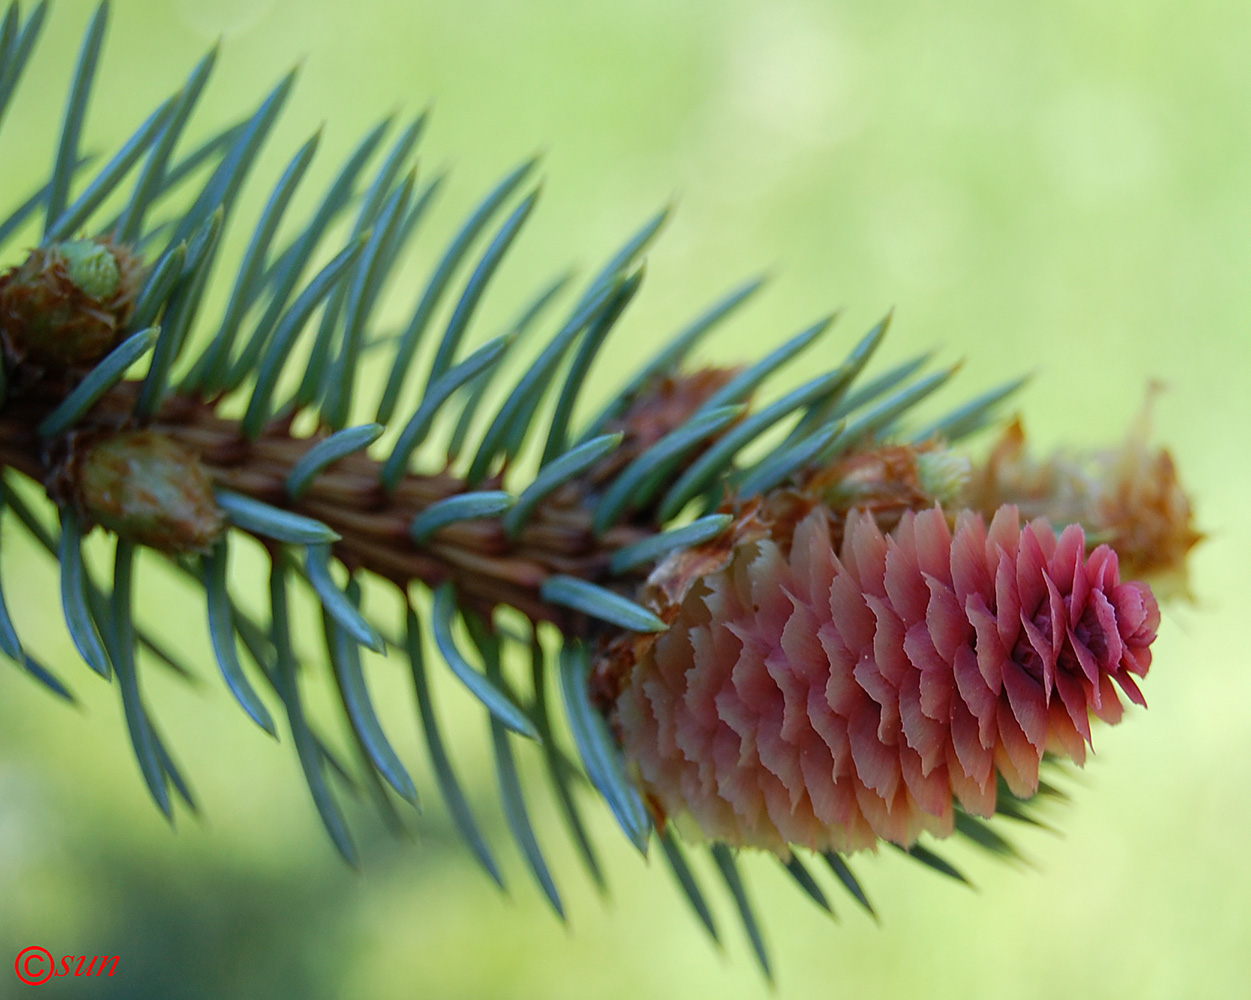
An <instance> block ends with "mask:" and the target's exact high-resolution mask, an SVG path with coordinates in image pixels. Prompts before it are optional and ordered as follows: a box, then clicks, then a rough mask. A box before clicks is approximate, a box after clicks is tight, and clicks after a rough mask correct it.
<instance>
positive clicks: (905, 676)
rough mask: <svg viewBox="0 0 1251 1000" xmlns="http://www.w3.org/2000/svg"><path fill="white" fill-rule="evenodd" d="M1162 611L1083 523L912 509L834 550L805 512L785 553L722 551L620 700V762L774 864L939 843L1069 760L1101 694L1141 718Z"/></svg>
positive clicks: (1104, 713) (1101, 702)
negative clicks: (795, 856)
mask: <svg viewBox="0 0 1251 1000" xmlns="http://www.w3.org/2000/svg"><path fill="white" fill-rule="evenodd" d="M1158 624H1159V611H1158V609H1157V607H1156V602H1155V599H1154V597H1153V596H1152V594H1151V590H1150V588H1149V587H1147V586H1146V585H1145V584H1141V583H1136V582H1130V583H1121V582H1120V580H1119V577H1118V573H1117V559H1116V555H1115V553H1113V552H1112V551H1111V550H1110V549H1109V548H1107V547H1106V546H1100V547H1098V548H1096V549H1095V550H1094V551H1093V552H1092V553H1091V554H1090V555H1089V556H1086V554H1085V539H1084V536H1083V533H1082V530H1081V528H1079V527H1077V526H1070V527H1068V528H1066V529H1065V530H1064V531H1063V532H1062V533H1061V534H1060V535H1059V536H1057V535H1056V533H1055V532H1054V531H1053V530H1052V528H1051V527H1050V526H1049V525H1048V524H1047V523H1046V522H1045V521H1042V520H1039V521H1034V522H1031V523H1030V524H1027V525H1026V526H1025V527H1023V528H1022V527H1021V526H1020V524H1019V520H1018V515H1017V511H1016V508H1014V507H1010V506H1005V507H1001V508H1000V509H999V510H998V511H997V513H996V514H995V517H994V520H993V521H992V523H991V525H990V527H989V529H988V528H987V527H986V526H985V524H984V523H983V521H982V520H981V518H980V516H978V515H973V514H969V513H964V514H962V515H961V516H960V518H959V520H958V523H957V525H956V529H955V533H954V536H953V534H952V533H951V531H950V529H949V527H948V523H947V519H946V517H945V515H944V514H943V512H942V510H941V509H939V508H937V507H935V508H933V509H930V510H926V511H922V512H921V513H918V514H912V513H911V512H909V513H908V514H905V516H904V518H903V520H902V521H901V522H900V524H899V525H898V527H896V528H895V529H894V530H893V531H892V532H891V533H890V534H889V535H888V536H883V534H882V533H881V531H880V529H879V528H878V526H877V524H876V523H875V521H874V520H873V519H872V518H871V517H869V516H868V515H865V514H860V513H857V512H853V513H852V514H851V515H850V516H849V518H848V520H847V522H846V525H845V528H844V531H843V543H842V551H841V555H840V554H836V553H835V551H834V547H833V545H832V543H831V521H830V518H829V515H828V514H827V513H826V512H825V511H824V510H823V509H821V508H818V509H816V510H814V511H812V512H811V513H810V514H808V515H807V516H806V517H805V518H804V519H803V520H802V521H801V522H800V524H799V525H798V526H797V528H796V531H795V534H794V540H793V544H792V546H791V549H790V553H789V555H787V554H785V553H784V552H783V550H782V549H781V548H780V547H779V546H778V544H777V543H776V542H774V541H773V540H772V539H769V538H764V539H760V540H756V541H749V542H745V543H742V544H740V545H739V546H738V547H737V548H736V549H735V551H734V554H733V558H732V559H731V561H730V563H729V565H728V566H727V567H726V568H725V569H724V570H722V571H720V572H717V573H714V574H710V575H709V576H706V577H704V578H703V579H702V580H701V581H700V583H698V584H697V585H695V586H694V587H693V588H692V589H691V590H690V592H689V593H688V594H687V595H686V597H685V598H684V600H683V602H682V606H681V609H680V612H679V614H678V616H677V619H676V620H675V622H674V623H673V625H672V627H671V628H670V630H669V631H668V632H667V633H665V634H664V635H663V636H661V637H660V639H659V641H658V642H656V644H655V645H654V646H652V647H651V648H650V650H649V651H648V652H647V653H646V654H645V655H644V657H643V658H642V659H640V660H639V662H637V663H636V664H634V666H633V669H632V672H631V674H630V676H629V678H628V681H627V683H626V685H625V688H624V690H623V691H622V693H621V695H620V697H619V700H618V702H617V722H618V725H619V727H620V732H621V736H622V742H623V746H624V749H625V753H626V756H627V758H628V759H629V760H630V761H632V762H633V764H634V765H635V766H636V768H637V771H638V774H639V776H640V777H641V779H642V782H643V785H644V787H645V789H646V791H647V792H648V793H649V795H650V796H651V798H652V800H653V801H654V802H655V803H656V804H657V805H658V806H659V807H660V809H662V810H663V812H664V814H665V815H666V816H668V817H671V818H677V819H679V820H681V819H682V818H683V817H685V816H687V815H689V817H690V818H691V819H692V820H693V821H694V823H695V824H696V825H697V826H698V827H699V828H700V830H701V831H702V832H703V834H704V835H705V836H707V837H708V838H710V839H715V840H723V841H726V842H728V843H730V844H735V845H754V846H759V847H765V848H769V849H771V850H774V851H777V852H779V853H782V854H785V853H786V852H787V850H788V845H790V844H796V845H802V846H805V847H810V848H814V849H821V850H824V849H829V848H833V849H835V850H840V851H844V850H853V849H856V848H861V847H871V846H873V845H875V844H876V843H877V841H878V839H886V840H891V841H894V842H896V843H899V844H904V845H907V844H911V843H912V842H914V841H915V840H916V839H917V837H918V835H919V834H920V833H921V832H922V831H925V830H928V831H930V832H933V833H935V834H938V835H945V834H947V833H950V832H951V829H952V824H953V820H954V814H953V809H954V806H955V804H956V803H957V802H959V804H960V805H961V806H963V808H964V809H965V810H967V811H968V812H971V813H975V814H977V815H982V816H989V815H991V814H992V813H993V812H994V811H995V793H996V786H997V776H999V775H1001V776H1002V777H1003V778H1004V780H1005V781H1006V783H1007V785H1008V787H1009V788H1010V789H1011V790H1012V792H1013V793H1014V794H1015V795H1019V796H1028V795H1030V794H1032V793H1033V792H1034V791H1036V790H1037V787H1038V768H1039V763H1040V762H1041V760H1042V756H1043V753H1044V751H1050V752H1052V753H1054V754H1056V755H1059V756H1063V757H1068V758H1071V759H1073V760H1075V761H1077V762H1078V763H1082V762H1083V761H1084V760H1085V755H1086V747H1087V744H1088V743H1089V742H1090V720H1089V716H1090V713H1092V712H1093V713H1094V714H1095V715H1096V716H1098V717H1099V718H1100V719H1103V720H1104V721H1106V722H1116V721H1117V720H1118V719H1119V718H1120V716H1121V712H1122V706H1121V701H1120V698H1119V696H1118V693H1117V689H1116V688H1117V686H1119V688H1120V690H1121V691H1122V692H1124V694H1125V695H1127V696H1128V697H1129V698H1130V700H1131V701H1134V702H1137V703H1139V704H1143V703H1144V702H1143V698H1142V695H1141V693H1140V691H1139V689H1138V686H1137V684H1136V683H1135V682H1134V676H1135V675H1136V676H1138V677H1142V676H1144V675H1145V674H1146V672H1147V668H1148V666H1149V664H1150V662H1151V650H1150V645H1151V642H1152V640H1153V639H1154V638H1155V632H1156V628H1157V626H1158Z"/></svg>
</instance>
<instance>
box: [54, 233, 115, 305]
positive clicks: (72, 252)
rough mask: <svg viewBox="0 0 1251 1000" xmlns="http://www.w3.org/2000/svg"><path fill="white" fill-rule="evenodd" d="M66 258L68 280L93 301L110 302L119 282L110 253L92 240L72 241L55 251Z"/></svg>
mask: <svg viewBox="0 0 1251 1000" xmlns="http://www.w3.org/2000/svg"><path fill="white" fill-rule="evenodd" d="M55 249H56V251H57V252H58V253H59V254H60V255H61V256H62V257H64V258H65V262H66V265H67V270H68V273H69V279H70V281H72V282H73V283H74V285H75V287H77V288H78V290H79V291H81V292H85V293H86V294H87V295H90V296H91V297H92V298H93V299H101V300H104V299H111V298H112V297H113V296H114V295H116V294H117V288H118V286H119V285H120V284H121V282H122V273H121V269H120V268H118V266H117V258H116V257H115V256H113V251H112V250H110V249H109V248H108V247H106V246H104V245H103V244H100V243H97V242H96V241H95V240H73V241H72V242H70V243H62V244H60V245H58V246H57V247H55Z"/></svg>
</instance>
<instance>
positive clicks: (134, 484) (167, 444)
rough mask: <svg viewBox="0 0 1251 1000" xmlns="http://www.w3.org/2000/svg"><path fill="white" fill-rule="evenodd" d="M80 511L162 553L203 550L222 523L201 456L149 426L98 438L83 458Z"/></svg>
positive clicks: (80, 465) (79, 479)
mask: <svg viewBox="0 0 1251 1000" xmlns="http://www.w3.org/2000/svg"><path fill="white" fill-rule="evenodd" d="M77 479H78V484H77V486H78V488H77V494H78V499H79V501H80V503H81V505H82V507H83V510H84V512H85V513H86V514H87V515H88V516H89V517H90V518H91V519H92V520H94V521H98V522H99V523H100V524H102V525H104V527H106V528H109V529H110V530H112V531H116V532H117V533H118V534H119V535H121V536H122V537H123V538H126V539H128V540H130V541H132V542H137V543H139V544H140V545H147V546H150V547H151V548H154V549H160V550H161V551H163V552H171V553H174V552H207V551H208V550H209V548H210V547H211V546H212V544H213V542H214V541H216V540H217V539H218V538H219V537H220V536H221V534H222V531H223V530H224V528H225V521H224V519H223V517H222V512H221V511H220V510H219V509H218V507H217V502H216V501H215V500H214V499H213V486H212V483H211V482H210V480H209V477H208V474H207V473H206V472H205V471H204V467H203V466H202V465H201V464H200V460H199V459H198V458H197V457H196V456H195V455H194V454H193V453H192V452H190V451H188V450H187V449H186V448H184V447H183V446H182V445H180V444H178V443H177V442H176V441H174V440H172V439H171V438H169V437H167V436H165V435H164V434H160V433H158V432H156V431H151V430H140V431H124V432H122V433H120V434H115V435H113V436H111V437H107V438H103V439H102V440H100V441H99V442H98V443H96V444H95V445H93V446H92V447H91V448H90V449H89V450H88V451H87V452H86V454H85V455H84V456H83V457H82V459H81V461H80V464H79V467H78V474H77Z"/></svg>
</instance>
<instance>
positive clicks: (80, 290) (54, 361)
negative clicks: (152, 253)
mask: <svg viewBox="0 0 1251 1000" xmlns="http://www.w3.org/2000/svg"><path fill="white" fill-rule="evenodd" d="M143 270H144V269H143V263H142V261H141V260H140V259H139V258H138V257H136V256H135V255H134V254H132V253H130V251H128V250H127V249H126V248H125V247H121V246H118V245H117V244H114V243H112V242H111V241H109V240H97V239H82V240H71V241H69V242H66V243H53V244H52V245H50V246H47V247H39V248H37V249H35V250H32V251H31V252H30V254H29V256H27V258H26V260H25V261H23V262H22V263H21V264H20V265H19V266H17V267H14V268H10V269H9V270H8V271H7V272H6V273H5V274H4V275H3V276H0V340H2V341H3V345H4V352H5V357H6V360H7V361H8V362H9V364H11V365H17V364H21V363H23V362H30V363H32V364H35V365H37V366H40V367H57V368H76V367H81V366H86V365H90V364H93V363H94V362H96V361H98V360H99V359H100V358H102V357H104V355H105V354H107V353H108V352H109V351H110V350H112V349H113V348H114V347H115V346H117V343H118V340H119V336H120V333H121V331H122V329H123V328H124V327H125V325H126V321H127V320H128V319H129V318H130V315H131V312H132V311H133V310H134V305H135V299H136V297H137V295H138V292H139V286H140V284H141V282H142V277H143Z"/></svg>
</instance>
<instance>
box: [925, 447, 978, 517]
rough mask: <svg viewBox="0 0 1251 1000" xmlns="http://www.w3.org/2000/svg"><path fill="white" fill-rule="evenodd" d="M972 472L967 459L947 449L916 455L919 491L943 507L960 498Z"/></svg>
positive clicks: (970, 464)
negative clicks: (921, 490)
mask: <svg viewBox="0 0 1251 1000" xmlns="http://www.w3.org/2000/svg"><path fill="white" fill-rule="evenodd" d="M972 472H973V466H972V463H970V462H969V460H968V459H967V458H965V457H964V456H963V455H957V454H956V453H955V452H954V451H950V450H949V449H947V448H941V449H939V450H938V451H924V452H921V453H920V454H919V455H917V479H919V480H920V482H921V489H923V490H925V492H926V493H927V494H928V495H930V496H932V497H933V498H934V499H935V500H937V501H938V502H939V503H941V504H942V505H943V506H944V507H947V506H950V505H951V504H953V503H954V502H955V501H956V500H958V499H959V498H960V494H961V493H963V492H964V487H965V486H966V485H967V484H968V482H969V476H970V475H972Z"/></svg>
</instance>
